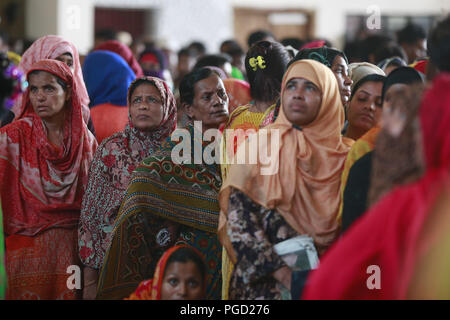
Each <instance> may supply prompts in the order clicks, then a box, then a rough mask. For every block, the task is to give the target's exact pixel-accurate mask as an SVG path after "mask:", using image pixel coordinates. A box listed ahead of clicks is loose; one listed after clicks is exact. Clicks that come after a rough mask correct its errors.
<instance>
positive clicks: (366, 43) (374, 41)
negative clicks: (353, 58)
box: [358, 35, 392, 63]
mask: <svg viewBox="0 0 450 320" xmlns="http://www.w3.org/2000/svg"><path fill="white" fill-rule="evenodd" d="M390 42H392V38H391V37H389V36H386V35H371V36H368V37H367V38H366V39H364V40H362V41H361V42H359V44H358V47H359V55H360V59H361V61H369V56H370V55H372V54H375V51H377V50H378V48H380V47H383V46H385V45H386V44H387V43H390ZM369 62H371V61H369ZM371 63H374V61H372V62H371Z"/></svg>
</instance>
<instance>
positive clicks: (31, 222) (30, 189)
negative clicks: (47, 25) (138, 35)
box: [0, 60, 97, 236]
mask: <svg viewBox="0 0 450 320" xmlns="http://www.w3.org/2000/svg"><path fill="white" fill-rule="evenodd" d="M33 70H41V71H46V72H49V73H51V74H53V75H55V76H58V77H59V78H61V79H62V80H63V81H64V82H65V83H66V84H67V85H68V87H70V88H71V90H72V97H71V99H70V100H69V104H70V106H66V108H70V109H71V112H70V114H69V116H68V117H66V124H65V127H64V142H63V146H62V147H56V146H54V145H53V144H52V143H51V142H50V141H49V140H48V138H47V133H46V128H45V126H44V124H43V122H42V120H41V118H40V117H39V116H38V115H36V114H35V113H34V110H33V106H32V105H31V101H30V97H29V90H27V91H26V93H25V94H24V96H23V100H22V109H21V110H22V112H21V115H20V117H18V118H17V119H16V120H15V121H14V122H13V123H11V124H9V125H7V126H5V127H3V128H1V129H0V181H3V183H2V184H1V187H0V195H1V199H2V207H3V214H4V223H5V225H4V228H5V233H6V234H7V235H12V234H21V235H25V236H33V235H36V234H37V233H39V232H41V231H43V230H46V229H48V228H52V227H73V226H76V225H77V224H78V219H79V215H80V208H81V200H82V197H83V192H84V187H85V185H86V183H87V178H88V169H89V164H90V162H91V160H92V158H93V155H94V152H95V149H96V147H97V141H96V140H95V138H94V136H93V135H92V134H91V133H90V132H89V130H88V129H87V127H86V124H85V123H84V121H83V119H82V106H81V99H80V96H79V91H78V90H79V88H78V87H77V82H76V81H74V78H73V76H72V73H71V71H70V69H69V68H68V67H67V66H66V65H65V64H64V63H62V62H59V61H56V60H42V61H40V62H38V63H36V64H34V65H33V66H32V67H31V68H30V70H29V72H28V74H29V73H30V72H31V71H33ZM5 182H6V183H5Z"/></svg>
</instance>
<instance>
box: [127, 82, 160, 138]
mask: <svg viewBox="0 0 450 320" xmlns="http://www.w3.org/2000/svg"><path fill="white" fill-rule="evenodd" d="M163 115H164V112H163V102H162V98H161V95H160V94H159V91H158V89H156V87H155V86H154V85H153V84H151V83H148V82H144V83H141V84H140V85H139V86H138V87H137V88H135V89H134V91H133V93H132V94H131V98H130V117H131V123H132V124H133V127H135V128H136V129H138V130H141V131H150V130H154V129H156V128H157V127H158V126H159V125H160V124H161V121H162V119H163Z"/></svg>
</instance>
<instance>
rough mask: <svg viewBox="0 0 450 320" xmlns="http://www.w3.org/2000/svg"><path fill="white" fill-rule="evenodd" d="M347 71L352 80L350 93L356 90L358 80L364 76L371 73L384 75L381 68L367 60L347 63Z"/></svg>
mask: <svg viewBox="0 0 450 320" xmlns="http://www.w3.org/2000/svg"><path fill="white" fill-rule="evenodd" d="M348 72H349V75H350V78H351V79H352V80H353V84H352V87H351V89H352V93H353V92H354V91H356V89H357V88H355V87H357V84H358V82H359V81H360V80H362V79H364V78H365V77H366V76H368V75H371V74H379V75H381V76H386V74H385V73H384V71H383V70H381V69H380V68H378V67H377V66H376V65H374V64H371V63H368V62H354V63H350V64H349V65H348Z"/></svg>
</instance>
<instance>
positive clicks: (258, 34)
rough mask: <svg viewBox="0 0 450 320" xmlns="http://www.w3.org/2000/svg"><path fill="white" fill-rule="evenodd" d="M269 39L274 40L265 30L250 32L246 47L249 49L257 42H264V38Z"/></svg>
mask: <svg viewBox="0 0 450 320" xmlns="http://www.w3.org/2000/svg"><path fill="white" fill-rule="evenodd" d="M268 37H271V38H273V39H275V37H274V35H273V34H272V33H271V32H270V31H267V30H258V31H255V32H252V33H251V34H250V35H249V36H248V39H247V44H248V47H249V48H250V47H251V46H252V45H253V44H255V43H256V42H258V41H261V40H264V39H265V38H268Z"/></svg>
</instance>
